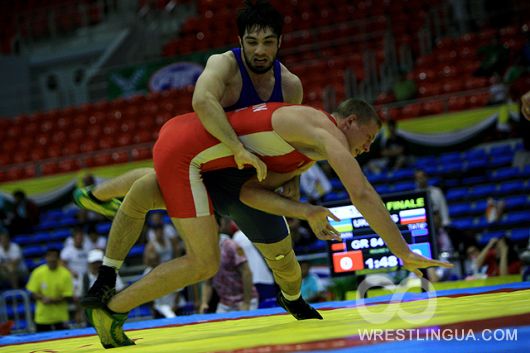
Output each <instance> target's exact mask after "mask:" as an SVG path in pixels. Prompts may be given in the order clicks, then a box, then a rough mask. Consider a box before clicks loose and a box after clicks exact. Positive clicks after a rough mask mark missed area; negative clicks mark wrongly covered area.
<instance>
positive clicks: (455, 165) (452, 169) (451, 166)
mask: <svg viewBox="0 0 530 353" xmlns="http://www.w3.org/2000/svg"><path fill="white" fill-rule="evenodd" d="M465 170H466V166H465V164H464V163H463V162H451V163H444V164H442V165H441V166H440V172H441V173H442V174H454V173H462V172H464V171H465Z"/></svg>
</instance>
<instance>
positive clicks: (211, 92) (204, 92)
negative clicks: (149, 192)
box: [192, 53, 267, 180]
mask: <svg viewBox="0 0 530 353" xmlns="http://www.w3.org/2000/svg"><path fill="white" fill-rule="evenodd" d="M236 69H237V65H235V66H234V59H233V57H230V56H229V55H228V54H226V53H225V54H219V55H212V56H211V57H210V58H209V59H208V62H207V63H206V67H205V68H204V71H203V72H202V74H201V75H200V76H199V79H198V80H197V83H196V84H195V91H194V93H193V99H192V105H193V110H194V111H195V112H196V113H197V116H198V117H199V119H200V120H201V123H202V124H203V126H204V127H205V129H206V130H207V131H208V132H209V133H210V134H212V135H213V136H215V137H216V138H217V139H218V140H219V141H221V142H222V143H223V144H225V145H226V146H227V147H228V148H229V149H230V150H231V151H232V152H233V154H234V159H235V161H236V163H237V165H238V167H239V168H243V166H244V165H245V164H250V165H252V166H253V167H254V168H256V171H257V174H258V178H259V179H260V180H261V179H263V178H264V177H265V176H266V174H267V166H266V165H265V163H263V162H262V161H261V160H260V159H259V158H258V157H257V156H255V155H253V154H252V153H250V152H249V151H247V150H246V149H245V147H244V146H243V144H242V143H241V141H239V139H238V137H237V135H236V133H235V131H234V129H233V128H232V126H231V125H230V123H229V122H228V119H227V117H226V114H225V112H224V110H223V107H222V106H221V103H220V101H221V98H222V97H223V94H224V92H225V90H226V89H227V82H228V80H229V79H230V77H232V76H233V75H234V70H236Z"/></svg>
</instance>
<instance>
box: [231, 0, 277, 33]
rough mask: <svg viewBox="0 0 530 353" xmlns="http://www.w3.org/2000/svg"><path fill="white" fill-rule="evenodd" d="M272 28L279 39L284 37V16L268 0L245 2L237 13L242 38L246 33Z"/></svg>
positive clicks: (249, 0) (247, 0)
mask: <svg viewBox="0 0 530 353" xmlns="http://www.w3.org/2000/svg"><path fill="white" fill-rule="evenodd" d="M255 27H257V28H258V29H265V28H271V29H272V31H273V32H274V34H276V35H277V36H278V37H280V36H281V35H282V30H283V16H282V14H281V13H280V12H278V10H276V9H275V8H274V7H273V6H272V5H271V3H270V2H269V1H267V0H244V1H243V7H242V8H240V9H239V11H238V13H237V30H238V34H239V36H240V37H241V38H243V35H244V34H245V31H250V30H252V29H254V28H255Z"/></svg>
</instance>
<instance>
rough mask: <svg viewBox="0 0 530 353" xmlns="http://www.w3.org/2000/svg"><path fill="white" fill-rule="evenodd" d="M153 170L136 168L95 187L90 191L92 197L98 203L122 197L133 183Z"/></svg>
mask: <svg viewBox="0 0 530 353" xmlns="http://www.w3.org/2000/svg"><path fill="white" fill-rule="evenodd" d="M153 171H154V169H153V168H137V169H133V170H130V171H128V172H125V173H124V174H121V175H119V176H117V177H115V178H112V179H109V180H106V181H104V182H103V183H101V184H99V185H96V186H95V187H94V188H93V189H92V190H91V191H92V195H93V196H94V197H95V198H96V199H98V200H100V201H108V200H111V199H113V198H121V197H124V196H125V194H127V192H129V190H130V188H131V187H132V185H133V184H134V182H135V181H136V180H138V179H140V178H141V177H143V176H144V175H147V174H149V173H151V172H153Z"/></svg>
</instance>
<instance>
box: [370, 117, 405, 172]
mask: <svg viewBox="0 0 530 353" xmlns="http://www.w3.org/2000/svg"><path fill="white" fill-rule="evenodd" d="M387 132H388V134H387V135H386V136H384V137H383V138H382V139H381V151H380V154H381V158H379V159H374V160H371V161H370V162H369V163H368V169H369V170H370V171H372V172H373V173H377V174H379V173H381V172H382V171H383V170H385V169H386V170H398V169H400V168H402V167H404V166H405V165H406V164H407V154H408V151H407V141H405V139H403V138H402V137H400V136H398V134H397V124H396V122H395V121H394V120H388V121H387Z"/></svg>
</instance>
